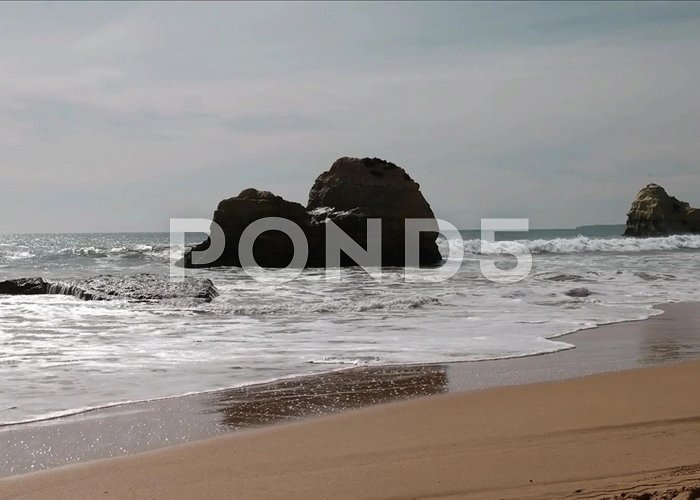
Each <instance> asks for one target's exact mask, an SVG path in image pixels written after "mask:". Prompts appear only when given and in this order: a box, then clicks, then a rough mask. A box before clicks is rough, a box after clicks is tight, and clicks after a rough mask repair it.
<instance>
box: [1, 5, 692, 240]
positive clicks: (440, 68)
mask: <svg viewBox="0 0 700 500" xmlns="http://www.w3.org/2000/svg"><path fill="white" fill-rule="evenodd" d="M42 5H44V4H31V5H28V6H27V5H20V4H7V5H3V6H0V19H2V21H0V24H2V26H3V28H5V27H8V29H3V30H2V31H0V71H2V73H3V78H2V79H0V127H2V130H3V133H2V134H0V145H2V151H3V158H2V159H0V168H1V169H2V175H3V187H2V188H0V190H2V191H3V194H4V196H5V197H6V198H5V199H6V200H12V203H13V204H14V206H17V207H21V210H18V212H19V214H20V215H19V216H17V215H16V214H12V217H10V216H9V214H3V215H0V232H3V231H8V230H14V231H18V230H80V229H83V228H89V229H92V230H100V228H102V227H104V228H114V227H119V228H120V229H128V228H132V229H134V230H139V229H164V228H165V226H164V225H163V222H162V221H164V220H167V218H168V217H169V216H170V215H171V214H173V213H177V214H178V215H179V216H183V215H184V214H183V213H182V210H183V207H184V206H187V207H188V210H192V211H193V212H197V213H198V215H202V213H205V214H206V213H209V212H210V211H211V210H212V209H213V207H214V206H215V205H216V203H217V202H218V200H219V199H220V198H222V197H225V196H230V195H232V194H235V193H237V192H239V191H240V190H241V189H243V188H245V187H249V186H255V187H261V188H268V189H272V190H273V191H275V192H278V193H279V194H282V195H284V196H286V197H289V198H291V199H295V200H298V201H302V202H303V201H305V199H306V196H307V192H308V188H309V187H310V185H311V183H312V182H313V179H314V177H315V176H316V175H317V174H318V173H320V171H322V170H324V169H326V168H327V167H328V166H329V165H330V164H331V163H332V161H333V160H334V159H335V158H337V157H340V156H345V155H359V156H364V155H371V156H381V157H386V158H387V159H389V160H391V161H394V162H396V163H398V164H400V165H402V166H404V167H405V168H407V169H408V170H409V171H410V172H411V175H412V176H413V177H414V178H416V179H417V180H418V181H419V182H421V184H422V187H423V190H424V192H425V194H426V196H427V198H428V199H429V200H430V201H431V203H432V205H433V207H434V208H435V210H436V212H437V213H438V214H440V213H444V214H449V216H450V217H454V218H456V220H454V222H455V223H456V224H457V225H460V226H465V227H466V226H471V227H474V226H476V225H478V219H479V218H480V217H481V216H487V215H493V214H498V216H509V217H511V216H512V217H528V216H530V217H534V218H536V221H537V225H539V226H540V227H541V226H575V225H579V224H584V223H596V222H619V221H621V220H622V219H623V218H624V212H625V211H626V208H627V207H626V205H627V203H629V199H630V197H631V196H633V195H634V192H635V191H636V190H637V189H638V188H639V187H640V186H641V185H642V184H643V183H645V182H646V181H647V180H648V179H649V178H651V177H653V178H654V180H656V181H657V182H661V183H665V184H668V186H667V187H668V188H669V190H671V191H674V192H676V193H678V195H679V196H682V197H683V196H685V197H687V198H689V200H690V201H692V198H693V194H694V193H697V192H698V191H699V190H700V189H699V188H700V180H699V179H698V177H697V174H696V173H697V163H698V157H699V153H700V146H699V145H698V141H697V139H696V136H697V130H698V120H699V119H698V116H700V109H699V108H700V101H699V100H698V99H697V90H696V89H697V88H699V84H700V69H699V68H698V66H697V64H695V62H696V61H697V60H698V59H700V35H698V34H697V33H698V32H700V31H699V30H695V31H693V30H691V29H690V27H692V26H695V27H696V26H697V25H698V15H699V14H700V8H698V7H696V6H694V5H691V4H671V5H668V4H655V3H644V4H632V3H629V4H628V3H624V4H597V3H593V4H574V5H572V6H564V5H563V4H537V3H529V4H526V5H524V6H521V5H519V4H500V3H495V4H461V3H443V4H437V5H435V4H430V5H428V4H420V3H406V4H399V3H384V4H350V3H347V4H331V5H325V4H293V5H287V4H278V3H265V4H238V3H231V4H222V3H213V4H204V5H202V4H171V5H168V6H165V5H164V4H158V3H154V4H110V5H109V6H106V7H100V6H96V5H84V6H83V5H80V4H70V5H69V4H65V5H66V7H63V8H61V7H55V6H52V7H48V6H46V7H42ZM48 8H50V9H52V11H51V16H47V15H46V14H47V12H46V11H44V10H42V9H48ZM650 34H651V35H650ZM17 47H21V51H20V50H17ZM11 193H25V194H26V193H31V196H24V197H23V196H21V195H12V194H11ZM80 193H93V194H94V193H99V198H100V200H101V203H102V205H103V208H102V209H101V212H100V213H103V214H105V215H104V216H101V217H100V218H96V217H92V216H91V210H90V204H91V203H94V196H92V195H90V196H88V195H87V194H85V195H84V198H85V201H84V203H83V204H82V205H81V202H80V200H79V199H78V200H75V198H76V197H78V198H80ZM134 193H136V194H134ZM134 196H137V197H138V200H141V201H138V200H136V201H135V200H134ZM37 197H40V198H41V199H42V200H43V201H42V204H41V207H42V208H41V209H40V208H38V206H37V205H36V203H35V202H33V201H31V200H32V199H36V198H37ZM66 197H71V199H72V200H73V201H72V202H71V203H70V204H69V203H66V202H62V201H61V199H62V198H63V199H65V198H66ZM184 198H186V201H185V200H184ZM127 200H129V202H128V205H129V207H130V208H129V210H126V209H125V206H126V205H125V204H126V203H127ZM606 200H607V201H606ZM47 203H50V204H51V206H52V207H53V209H52V210H46V209H45V207H46V204H47ZM81 206H82V210H81V209H76V207H81ZM133 207H143V211H140V212H139V211H138V210H136V209H135V208H133ZM555 207H556V208H555ZM69 214H72V216H71V217H70V218H69V217H68V215H69Z"/></svg>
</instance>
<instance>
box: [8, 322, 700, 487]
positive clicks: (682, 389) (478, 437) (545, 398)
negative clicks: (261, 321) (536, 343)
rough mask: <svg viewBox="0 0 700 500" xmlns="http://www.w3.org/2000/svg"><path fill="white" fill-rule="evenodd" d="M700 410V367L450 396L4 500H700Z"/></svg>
mask: <svg viewBox="0 0 700 500" xmlns="http://www.w3.org/2000/svg"><path fill="white" fill-rule="evenodd" d="M640 324H643V323H640ZM699 397H700V362H698V361H691V362H681V363H676V364H671V365H668V366H659V367H653V368H645V369H636V370H628V371H623V372H616V373H605V374H599V375H592V376H587V377H582V378H577V379H572V380H564V381H554V382H544V383H535V384H527V385H521V386H512V387H497V388H491V389H486V390H481V391H471V392H464V393H452V394H444V395H438V396H433V397H425V398H419V399H415V400H411V401H402V402H396V403H388V404H384V405H378V406H372V407H368V408H364V409H360V410H354V411H348V412H344V413H340V414H336V415H330V416H326V417H320V418H314V419H308V420H302V421H300V422H297V423H291V424H285V425H279V426H272V427H267V428H262V429H258V430H251V431H246V432H240V433H233V434H230V435H226V436H222V437H217V438H213V439H209V440H205V441H200V442H194V443H188V444H184V445H178V446H173V447H170V448H164V449H161V450H155V451H150V452H146V453H141V454H135V455H131V456H127V457H120V458H115V459H108V460H98V461H94V462H90V463H87V464H79V465H73V466H68V467H63V468H57V469H53V470H48V471H42V472H38V473H33V474H25V475H20V476H14V477H10V478H5V479H2V480H0V497H2V498H32V499H35V498H71V499H77V498H86V499H87V498H97V497H103V498H437V497H440V498H444V497H446V498H450V497H466V498H483V499H492V498H532V499H542V498H616V495H620V494H622V493H627V494H628V496H626V497H625V498H698V495H700V489H699V488H700V452H699V451H698V445H700V404H699V403H698V401H699ZM693 488H694V489H693ZM647 492H648V493H652V492H663V494H662V493H659V495H657V496H644V495H643V493H647ZM632 493H635V494H636V496H634V495H632ZM681 494H682V495H685V496H678V495H681Z"/></svg>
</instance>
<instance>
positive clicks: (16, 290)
mask: <svg viewBox="0 0 700 500" xmlns="http://www.w3.org/2000/svg"><path fill="white" fill-rule="evenodd" d="M48 288H49V284H48V283H46V282H45V281H44V280H43V279H41V278H19V279H14V280H7V281H0V294H3V295H38V294H44V293H48Z"/></svg>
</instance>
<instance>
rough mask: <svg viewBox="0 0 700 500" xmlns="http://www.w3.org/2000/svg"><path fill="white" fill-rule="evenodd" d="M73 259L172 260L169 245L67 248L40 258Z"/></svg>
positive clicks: (45, 259)
mask: <svg viewBox="0 0 700 500" xmlns="http://www.w3.org/2000/svg"><path fill="white" fill-rule="evenodd" d="M31 257H34V255H31ZM71 257H87V258H92V259H107V258H113V259H114V258H116V259H122V258H123V259H133V258H149V259H156V260H163V261H166V262H167V261H168V260H169V258H170V247H169V246H168V245H128V246H119V247H111V248H107V247H96V246H86V247H67V248H61V249H59V250H54V251H50V252H48V253H45V254H43V255H40V256H39V258H40V259H41V260H44V261H55V260H60V259H65V258H71Z"/></svg>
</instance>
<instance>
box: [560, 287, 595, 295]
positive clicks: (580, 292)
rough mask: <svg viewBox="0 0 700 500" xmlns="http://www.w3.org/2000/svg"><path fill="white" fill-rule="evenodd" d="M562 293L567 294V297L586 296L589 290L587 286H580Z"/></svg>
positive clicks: (589, 292)
mask: <svg viewBox="0 0 700 500" xmlns="http://www.w3.org/2000/svg"><path fill="white" fill-rule="evenodd" d="M564 294H565V295H568V296H569V297H588V296H589V295H590V294H591V291H590V290H589V289H588V288H585V287H580V288H573V289H571V290H568V291H566V292H564Z"/></svg>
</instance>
